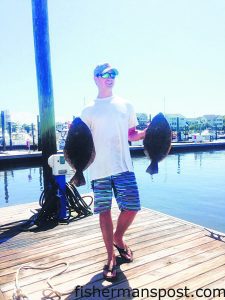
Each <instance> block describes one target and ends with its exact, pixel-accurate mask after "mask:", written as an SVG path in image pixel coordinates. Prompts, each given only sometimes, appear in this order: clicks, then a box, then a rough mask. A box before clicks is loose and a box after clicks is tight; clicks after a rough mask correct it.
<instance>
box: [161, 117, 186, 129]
mask: <svg viewBox="0 0 225 300" xmlns="http://www.w3.org/2000/svg"><path fill="white" fill-rule="evenodd" d="M165 117H166V119H167V121H168V123H169V124H170V127H171V129H172V130H175V131H176V130H177V129H179V130H184V129H185V126H187V119H186V118H185V117H184V116H183V115H181V114H166V115H165Z"/></svg>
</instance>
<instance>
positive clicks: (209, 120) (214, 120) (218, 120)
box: [200, 115, 223, 130]
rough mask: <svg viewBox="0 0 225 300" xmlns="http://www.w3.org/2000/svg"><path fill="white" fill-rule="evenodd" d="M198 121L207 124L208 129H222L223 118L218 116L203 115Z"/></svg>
mask: <svg viewBox="0 0 225 300" xmlns="http://www.w3.org/2000/svg"><path fill="white" fill-rule="evenodd" d="M200 121H201V122H202V123H204V124H207V125H208V126H209V127H212V128H215V127H216V128H217V129H218V130H222V129H223V116H220V115H204V116H202V117H200Z"/></svg>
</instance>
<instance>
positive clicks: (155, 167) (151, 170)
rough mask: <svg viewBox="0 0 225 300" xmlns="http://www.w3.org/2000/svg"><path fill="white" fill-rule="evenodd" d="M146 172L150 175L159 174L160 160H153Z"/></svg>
mask: <svg viewBox="0 0 225 300" xmlns="http://www.w3.org/2000/svg"><path fill="white" fill-rule="evenodd" d="M146 172H147V173H149V174H150V175H153V174H158V172H159V168H158V162H157V161H154V160H153V161H152V162H151V164H150V165H149V166H148V168H147V170H146Z"/></svg>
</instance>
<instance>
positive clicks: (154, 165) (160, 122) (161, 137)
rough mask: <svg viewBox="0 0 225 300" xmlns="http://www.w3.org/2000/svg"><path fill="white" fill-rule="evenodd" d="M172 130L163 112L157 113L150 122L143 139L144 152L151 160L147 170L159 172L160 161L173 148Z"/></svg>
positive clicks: (152, 172)
mask: <svg viewBox="0 0 225 300" xmlns="http://www.w3.org/2000/svg"><path fill="white" fill-rule="evenodd" d="M171 140H172V131H171V128H170V125H169V123H168V122H167V120H166V118H165V117H164V115H163V114H162V113H159V114H157V115H156V116H155V117H154V118H153V119H152V121H151V123H150V124H149V126H148V128H147V130H146V133H145V138H144V141H143V144H144V152H145V154H146V156H148V157H149V158H150V160H151V164H150V165H149V167H148V168H147V170H146V172H147V173H149V174H151V175H153V174H156V173H158V163H159V162H160V161H161V160H163V159H164V158H165V157H166V156H167V154H168V153H169V151H170V149H171Z"/></svg>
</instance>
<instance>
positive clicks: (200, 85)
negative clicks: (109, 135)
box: [0, 0, 225, 122]
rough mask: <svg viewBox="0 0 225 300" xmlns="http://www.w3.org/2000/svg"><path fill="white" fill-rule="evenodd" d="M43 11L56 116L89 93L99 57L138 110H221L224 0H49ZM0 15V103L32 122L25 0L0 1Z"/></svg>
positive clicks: (34, 101)
mask: <svg viewBox="0 0 225 300" xmlns="http://www.w3.org/2000/svg"><path fill="white" fill-rule="evenodd" d="M48 13H49V32H50V46H51V66H52V77H53V92H54V103H55V115H56V120H71V119H72V115H79V113H80V110H81V109H82V107H83V106H84V104H85V103H88V102H89V101H91V100H92V99H94V98H95V96H96V94H97V89H96V86H95V84H94V82H93V69H94V67H95V66H96V65H97V64H98V63H101V62H110V63H111V64H112V65H114V66H115V67H117V68H118V70H119V72H120V74H119V76H118V78H117V80H116V85H115V93H116V94H118V95H120V96H123V97H124V98H126V99H128V100H129V101H130V102H132V103H133V105H134V107H135V110H136V111H137V112H144V111H146V112H147V113H151V114H152V115H154V114H156V113H158V112H159V111H162V112H166V113H181V114H183V115H184V116H186V117H191V116H192V117H197V116H201V115H203V114H222V115H225V1H224V0H114V1H104V0H49V1H48ZM0 19H1V26H0V36H1V46H0V66H1V67H0V82H1V89H0V91H1V97H0V109H1V110H4V109H9V110H10V112H11V113H12V116H13V118H14V119H15V118H17V119H21V120H27V121H29V122H30V121H31V117H33V118H36V117H35V116H36V115H37V114H38V96H37V84H36V70H35V59H34V45H33V30H32V14H31V0H1V1H0ZM13 121H16V120H13ZM34 121H35V119H34Z"/></svg>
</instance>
